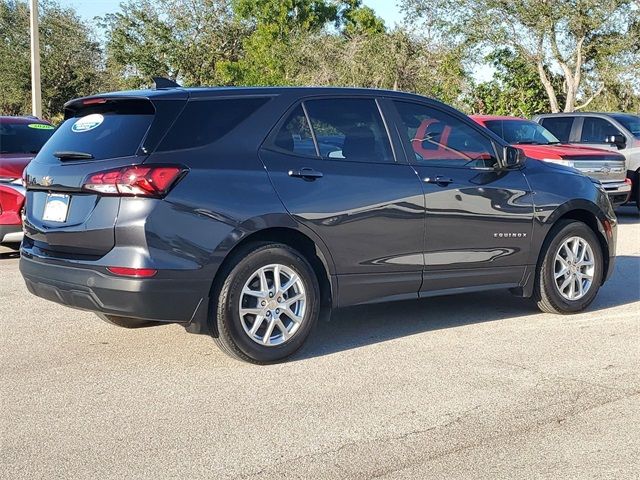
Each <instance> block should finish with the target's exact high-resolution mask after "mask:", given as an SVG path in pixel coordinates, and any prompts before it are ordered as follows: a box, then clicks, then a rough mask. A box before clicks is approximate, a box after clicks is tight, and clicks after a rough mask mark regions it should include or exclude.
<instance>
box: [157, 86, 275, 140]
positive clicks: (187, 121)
mask: <svg viewBox="0 0 640 480" xmlns="http://www.w3.org/2000/svg"><path fill="white" fill-rule="evenodd" d="M268 101H269V98H257V97H256V98H233V99H218V100H192V101H190V102H189V103H187V105H186V107H185V108H184V110H183V111H182V113H181V114H180V116H179V117H178V119H177V120H176V122H175V123H174V124H173V126H172V127H171V130H169V133H167V135H166V136H165V137H164V140H163V141H162V143H161V144H160V147H159V148H158V151H167V150H181V149H185V148H194V147H202V146H203V145H207V144H210V143H213V142H215V141H217V140H220V139H221V138H222V137H224V136H225V135H226V134H227V133H229V132H230V131H231V130H233V129H234V128H236V127H237V126H238V125H240V123H241V122H243V121H245V120H246V119H247V118H249V117H250V116H251V115H253V114H254V113H255V112H256V110H258V108H260V107H261V106H262V105H264V104H265V103H267V102H268Z"/></svg>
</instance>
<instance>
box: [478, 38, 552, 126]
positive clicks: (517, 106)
mask: <svg viewBox="0 0 640 480" xmlns="http://www.w3.org/2000/svg"><path fill="white" fill-rule="evenodd" d="M485 60H486V61H487V62H489V63H490V64H491V65H492V66H493V67H494V68H495V74H494V77H493V80H491V81H489V82H484V83H480V84H478V85H476V86H475V88H474V89H473V92H472V94H471V98H470V99H469V104H470V108H471V111H472V112H473V113H478V114H491V115H515V116H522V117H530V116H533V115H535V114H538V113H546V112H549V111H550V109H551V106H550V104H549V99H548V97H547V95H546V92H545V89H544V87H543V86H542V84H541V83H540V78H539V75H538V72H537V70H536V68H535V67H534V66H532V65H531V64H530V63H528V62H527V61H526V60H525V59H523V58H522V57H521V56H520V55H518V54H517V53H514V52H513V51H511V50H510V49H508V48H504V49H501V50H497V51H495V52H493V53H491V54H490V55H488V56H487V57H486V59H485ZM547 75H548V76H549V77H550V78H552V82H553V84H554V85H555V86H556V87H557V88H559V87H560V85H561V79H560V78H559V77H558V76H557V75H555V74H553V73H552V72H547Z"/></svg>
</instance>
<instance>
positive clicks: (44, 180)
mask: <svg viewBox="0 0 640 480" xmlns="http://www.w3.org/2000/svg"><path fill="white" fill-rule="evenodd" d="M40 185H42V186H43V187H50V186H51V185H53V178H51V177H50V176H49V175H45V176H44V177H42V180H41V181H40Z"/></svg>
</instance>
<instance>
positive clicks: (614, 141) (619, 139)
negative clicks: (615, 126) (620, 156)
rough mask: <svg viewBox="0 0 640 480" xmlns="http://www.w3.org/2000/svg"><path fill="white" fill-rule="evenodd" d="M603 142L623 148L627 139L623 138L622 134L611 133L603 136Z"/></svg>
mask: <svg viewBox="0 0 640 480" xmlns="http://www.w3.org/2000/svg"><path fill="white" fill-rule="evenodd" d="M604 143H608V144H611V145H615V146H616V147H618V148H624V146H625V145H626V144H627V139H626V138H624V135H621V134H619V133H618V134H616V135H611V136H608V137H607V138H605V139H604Z"/></svg>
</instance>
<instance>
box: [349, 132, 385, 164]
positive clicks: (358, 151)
mask: <svg viewBox="0 0 640 480" xmlns="http://www.w3.org/2000/svg"><path fill="white" fill-rule="evenodd" d="M342 155H343V156H344V158H346V159H347V160H355V161H359V162H375V161H378V159H377V158H376V136H375V135H374V134H373V130H371V129H370V128H369V127H364V126H363V127H355V128H352V129H351V130H349V131H348V132H347V134H346V135H345V137H344V144H343V145H342Z"/></svg>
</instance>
